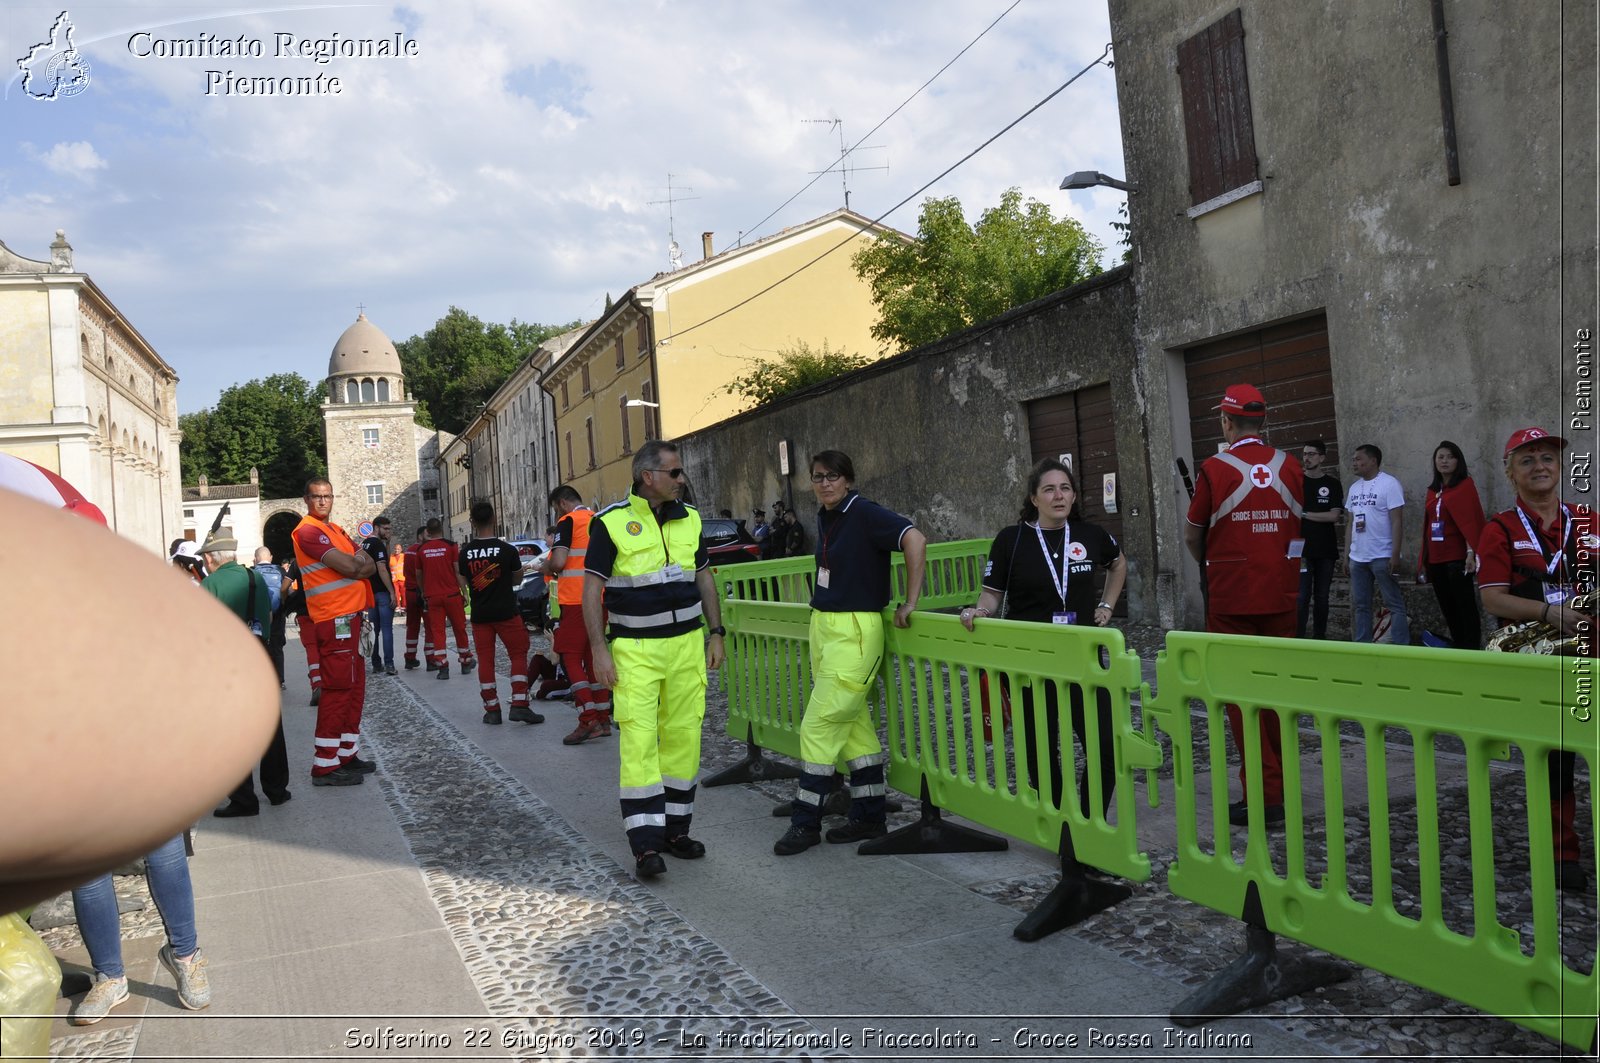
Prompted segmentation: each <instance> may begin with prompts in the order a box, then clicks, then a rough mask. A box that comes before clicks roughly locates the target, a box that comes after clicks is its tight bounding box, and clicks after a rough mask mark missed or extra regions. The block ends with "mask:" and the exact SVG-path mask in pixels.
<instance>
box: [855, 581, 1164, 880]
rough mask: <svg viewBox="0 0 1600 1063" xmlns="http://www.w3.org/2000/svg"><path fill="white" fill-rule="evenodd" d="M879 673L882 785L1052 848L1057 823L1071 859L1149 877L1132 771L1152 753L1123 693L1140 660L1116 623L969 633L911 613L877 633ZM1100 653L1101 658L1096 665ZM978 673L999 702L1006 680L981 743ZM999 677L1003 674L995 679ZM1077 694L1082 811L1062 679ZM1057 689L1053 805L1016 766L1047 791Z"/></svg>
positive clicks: (990, 623)
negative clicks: (1005, 717) (1058, 777)
mask: <svg viewBox="0 0 1600 1063" xmlns="http://www.w3.org/2000/svg"><path fill="white" fill-rule="evenodd" d="M884 642H885V665H884V669H883V673H882V674H883V677H884V680H885V685H886V687H887V718H888V753H889V784H890V785H891V786H893V787H894V788H895V789H897V790H900V791H902V792H904V793H908V794H918V793H920V792H922V788H923V785H924V783H925V784H926V787H927V791H926V792H927V794H928V796H929V799H930V800H931V801H932V802H933V804H935V805H936V806H938V807H939V808H940V809H943V810H945V811H949V812H954V813H956V814H958V815H961V816H965V817H966V818H967V819H970V820H972V821H973V822H975V823H979V824H982V825H983V826H985V827H988V828H990V829H992V830H997V831H1001V832H1002V833H1005V834H1007V835H1010V836H1011V837H1013V838H1018V839H1021V840H1023V841H1027V842H1031V843H1033V844H1035V845H1038V846H1041V847H1043V848H1045V849H1049V850H1051V851H1055V850H1056V848H1057V846H1059V845H1060V844H1061V828H1062V826H1063V824H1070V826H1071V830H1072V840H1073V844H1074V846H1075V849H1076V857H1077V859H1078V860H1079V861H1081V862H1083V863H1085V864H1092V865H1094V866H1095V867H1099V868H1101V869H1103V870H1105V871H1109V872H1111V873H1113V874H1116V875H1120V876H1122V877H1123V878H1127V879H1130V880H1133V881H1140V882H1142V881H1144V880H1146V879H1148V878H1149V877H1150V860H1149V858H1148V857H1147V856H1146V855H1145V854H1143V853H1141V852H1139V847H1138V838H1137V834H1136V832H1135V823H1136V821H1135V815H1134V809H1135V805H1136V802H1135V800H1134V789H1133V786H1132V781H1133V772H1134V771H1135V770H1136V769H1138V768H1154V767H1156V766H1157V765H1158V764H1159V763H1160V760H1161V754H1160V750H1159V749H1158V748H1157V747H1155V746H1154V745H1152V744H1149V743H1148V742H1147V741H1146V740H1145V739H1144V738H1143V736H1141V735H1140V734H1139V733H1137V732H1135V731H1134V730H1133V725H1132V708H1131V697H1132V695H1134V694H1135V693H1137V692H1138V690H1139V688H1140V671H1139V658H1138V657H1136V656H1135V655H1134V654H1132V653H1130V652H1129V651H1128V650H1127V649H1126V648H1125V646H1124V644H1123V640H1122V632H1120V631H1118V630H1117V629H1115V628H1093V627H1084V626H1078V625H1055V624H1028V623H1018V622H1015V621H1009V620H985V621H982V622H980V623H979V624H978V625H977V626H976V627H975V628H974V630H973V631H971V632H968V631H967V630H966V629H965V628H964V627H962V626H961V622H960V621H959V620H958V619H956V618H955V617H953V616H939V615H932V614H923V613H918V614H917V616H916V618H915V619H914V620H913V621H912V624H911V626H910V627H909V628H903V629H902V628H896V627H894V626H892V625H890V626H889V627H888V628H887V631H886V633H885V638H884ZM1102 657H1103V658H1104V660H1105V662H1106V663H1105V664H1104V665H1102V664H1101V661H1102ZM984 675H986V676H987V687H988V691H989V697H990V700H991V702H992V703H993V704H995V705H996V706H997V707H998V704H999V701H1000V698H1001V693H1000V691H1001V686H1002V683H1003V682H1006V681H1009V686H1010V689H1011V712H1012V718H1011V726H1010V728H1009V729H1005V728H1002V727H1001V724H1000V719H1001V718H1000V713H999V712H995V713H994V719H995V732H994V742H993V743H992V744H990V743H986V742H985V741H984V740H983V734H982V730H981V728H980V727H979V726H978V723H977V719H978V716H979V712H978V706H979V704H980V701H981V698H982V694H981V692H980V691H981V682H980V676H984ZM1002 677H1004V679H1003V678H1002ZM1072 684H1076V685H1079V686H1081V688H1082V691H1083V703H1084V707H1085V711H1084V714H1083V716H1084V729H1085V731H1086V732H1087V734H1086V735H1085V736H1084V738H1085V741H1084V742H1083V743H1082V745H1083V748H1086V749H1088V750H1090V751H1091V755H1090V756H1087V757H1084V762H1085V766H1086V767H1085V770H1086V772H1087V775H1088V779H1089V813H1088V814H1087V815H1085V814H1084V812H1083V810H1081V809H1080V808H1079V806H1078V787H1077V778H1076V774H1075V772H1074V769H1073V760H1074V750H1075V748H1076V747H1077V745H1078V743H1076V742H1075V739H1074V735H1073V726H1072V710H1071V700H1070V697H1069V693H1068V689H1069V685H1072ZM1051 685H1054V686H1055V687H1056V691H1057V694H1056V712H1057V715H1058V717H1059V724H1060V732H1061V759H1062V765H1063V772H1062V774H1063V782H1062V791H1063V792H1062V799H1061V807H1059V808H1058V807H1056V803H1055V801H1054V800H1052V799H1051V798H1050V796H1049V795H1048V793H1041V792H1039V791H1036V790H1035V789H1033V788H1032V787H1031V786H1029V784H1028V773H1027V767H1026V765H1027V764H1029V763H1030V762H1031V763H1032V764H1033V765H1034V770H1035V778H1037V779H1039V780H1040V785H1041V787H1042V788H1043V789H1044V790H1045V791H1048V789H1049V786H1048V780H1049V778H1050V765H1049V749H1048V746H1047V743H1046V740H1045V739H1046V736H1047V735H1048V734H1049V731H1048V728H1047V725H1046V720H1045V716H1046V713H1047V712H1048V710H1049V706H1048V702H1047V700H1046V689H1047V688H1048V687H1049V686H1051ZM1024 689H1031V690H1032V692H1033V696H1032V712H1033V716H1034V728H1033V730H1034V735H1035V736H1036V743H1035V747H1033V748H1030V747H1029V744H1028V738H1027V729H1026V727H1025V726H1024V724H1023V719H1022V714H1023V712H1024V711H1026V710H1025V709H1024V702H1023V697H1022V691H1023V690H1024ZM1102 690H1103V691H1106V692H1108V693H1109V695H1110V702H1111V718H1112V726H1113V729H1114V732H1115V736H1114V745H1115V749H1116V777H1115V780H1114V781H1115V783H1116V791H1115V794H1114V804H1113V806H1112V807H1113V808H1114V809H1115V810H1116V817H1115V818H1116V822H1115V823H1114V824H1113V823H1110V822H1108V821H1107V820H1106V818H1105V817H1104V816H1103V815H1102V814H1101V812H1100V798H1101V795H1102V794H1103V793H1104V788H1105V787H1106V786H1107V785H1108V784H1109V783H1111V782H1112V781H1113V780H1107V779H1103V778H1101V774H1100V759H1099V755H1098V750H1099V746H1100V743H1099V733H1100V719H1099V713H1098V711H1097V710H1096V703H1097V695H1098V693H1099V692H1100V691H1102ZM1008 741H1009V742H1010V744H1011V752H1012V754H1013V755H1014V764H1015V767H1014V769H1012V770H1009V771H1008V766H1007V757H1006V747H1005V743H1006V742H1008Z"/></svg>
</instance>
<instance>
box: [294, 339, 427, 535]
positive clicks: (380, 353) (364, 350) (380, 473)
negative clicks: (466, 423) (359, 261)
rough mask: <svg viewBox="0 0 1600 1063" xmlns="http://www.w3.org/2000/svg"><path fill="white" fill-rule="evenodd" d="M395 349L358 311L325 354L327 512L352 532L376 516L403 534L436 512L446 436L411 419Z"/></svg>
mask: <svg viewBox="0 0 1600 1063" xmlns="http://www.w3.org/2000/svg"><path fill="white" fill-rule="evenodd" d="M416 410H417V407H416V403H415V402H413V401H412V400H411V397H410V396H409V395H408V394H407V392H406V387H405V374H404V372H403V370H402V369H401V367H400V355H399V353H398V352H397V351H396V350H395V348H394V344H393V343H392V342H390V340H389V337H388V336H386V335H384V334H383V331H382V330H381V329H379V328H378V327H377V326H376V325H374V324H373V323H372V322H370V321H368V320H367V315H366V314H365V313H362V314H358V315H357V317H356V320H355V324H353V325H351V326H350V327H349V328H347V329H345V330H344V333H343V334H342V335H341V336H340V337H339V339H338V342H336V343H335V344H334V345H333V353H332V354H331V355H329V357H328V401H327V402H325V403H323V406H322V419H323V424H324V426H325V428H326V430H327V440H328V479H329V480H331V481H332V482H333V490H334V493H335V495H337V496H338V497H337V498H336V499H335V501H334V508H333V519H334V520H335V521H336V522H337V523H338V524H339V525H340V526H341V527H343V528H345V529H346V530H347V531H349V532H351V533H352V534H357V533H360V531H361V526H362V525H363V524H365V523H367V522H370V521H371V520H372V519H373V518H375V517H378V516H380V515H382V516H386V517H388V518H389V519H390V520H391V521H393V522H394V529H395V534H396V535H397V536H398V537H399V538H401V539H403V540H406V541H409V540H410V538H411V535H412V533H413V532H414V531H415V530H416V528H417V526H418V525H420V524H423V523H425V522H426V521H427V520H428V518H429V517H437V516H439V515H440V514H441V512H442V505H441V502H440V492H439V474H438V468H437V458H438V456H439V450H440V448H441V446H443V445H445V444H447V443H448V442H449V440H450V439H451V438H453V437H451V436H450V434H449V433H448V432H436V431H435V430H433V429H432V428H424V427H422V426H421V425H419V424H417V422H416Z"/></svg>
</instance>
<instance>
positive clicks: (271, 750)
mask: <svg viewBox="0 0 1600 1063" xmlns="http://www.w3.org/2000/svg"><path fill="white" fill-rule="evenodd" d="M261 789H262V790H263V791H264V792H265V793H266V795H267V797H268V798H273V797H281V796H282V795H284V794H286V793H288V792H289V748H288V746H286V745H285V744H284V741H283V717H282V715H281V714H280V716H279V717H278V726H277V728H276V729H275V730H274V731H273V732H272V741H271V742H269V743H267V751H266V752H265V753H263V754H262V755H261ZM228 800H229V801H230V802H232V803H234V804H237V805H243V806H244V807H245V808H260V807H261V799H260V798H258V797H256V788H255V786H254V785H253V782H252V778H251V776H249V775H246V776H245V777H244V782H242V783H240V784H239V785H238V786H235V787H234V788H233V793H231V794H229V795H228Z"/></svg>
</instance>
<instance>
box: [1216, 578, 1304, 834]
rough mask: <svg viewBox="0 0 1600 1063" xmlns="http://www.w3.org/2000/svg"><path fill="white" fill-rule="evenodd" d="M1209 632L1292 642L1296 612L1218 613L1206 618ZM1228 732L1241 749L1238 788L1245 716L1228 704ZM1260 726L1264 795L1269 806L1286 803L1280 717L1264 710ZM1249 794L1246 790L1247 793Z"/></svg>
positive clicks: (1241, 781)
mask: <svg viewBox="0 0 1600 1063" xmlns="http://www.w3.org/2000/svg"><path fill="white" fill-rule="evenodd" d="M1206 630H1207V631H1212V632H1216V633H1217V634H1219V635H1266V636H1268V637H1270V638H1279V639H1292V638H1294V633H1295V611H1294V610H1293V609H1291V610H1289V611H1288V612H1286V613H1264V614H1261V615H1258V616H1240V615H1237V614H1235V615H1229V614H1226V613H1224V614H1218V613H1215V612H1212V613H1208V614H1207V615H1206ZM1223 709H1224V710H1225V711H1226V712H1227V714H1228V730H1229V731H1231V732H1233V744H1234V747H1235V748H1237V749H1238V750H1239V786H1240V787H1241V788H1242V787H1243V786H1244V780H1245V761H1246V759H1248V758H1247V757H1246V756H1245V747H1244V714H1243V713H1242V712H1240V711H1239V706H1237V705H1234V704H1231V703H1230V704H1227V705H1224V706H1223ZM1257 719H1258V720H1259V721H1260V727H1261V796H1262V799H1263V800H1265V801H1266V803H1267V804H1269V805H1281V804H1283V735H1282V732H1281V731H1280V730H1279V725H1278V714H1277V713H1275V712H1273V711H1272V710H1271V709H1262V710H1261V713H1260V715H1259V716H1258V717H1257ZM1248 792H1249V791H1245V793H1246V794H1248Z"/></svg>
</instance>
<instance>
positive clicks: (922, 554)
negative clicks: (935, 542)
mask: <svg viewBox="0 0 1600 1063" xmlns="http://www.w3.org/2000/svg"><path fill="white" fill-rule="evenodd" d="M900 552H901V553H903V554H905V557H906V600H905V602H904V603H903V604H902V605H901V606H900V607H899V608H898V609H896V610H895V611H894V626H895V627H910V626H911V614H912V613H914V612H915V611H916V609H917V600H918V599H919V598H921V597H922V580H923V577H924V576H925V575H926V568H927V563H928V537H927V536H926V535H923V534H922V533H921V532H919V531H918V530H917V529H915V528H907V529H906V533H905V534H904V535H902V536H901V537H900Z"/></svg>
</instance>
